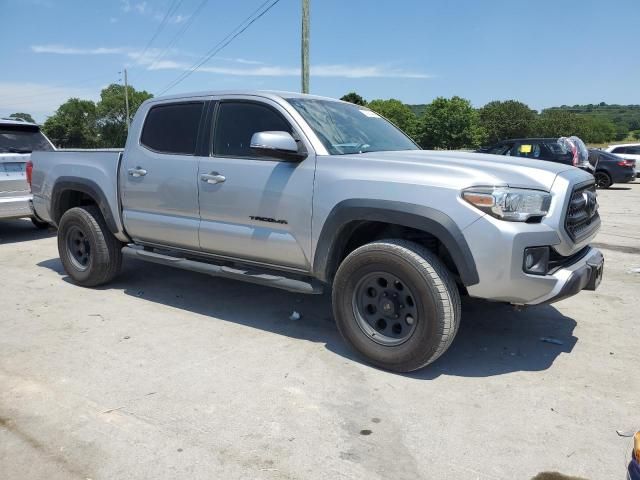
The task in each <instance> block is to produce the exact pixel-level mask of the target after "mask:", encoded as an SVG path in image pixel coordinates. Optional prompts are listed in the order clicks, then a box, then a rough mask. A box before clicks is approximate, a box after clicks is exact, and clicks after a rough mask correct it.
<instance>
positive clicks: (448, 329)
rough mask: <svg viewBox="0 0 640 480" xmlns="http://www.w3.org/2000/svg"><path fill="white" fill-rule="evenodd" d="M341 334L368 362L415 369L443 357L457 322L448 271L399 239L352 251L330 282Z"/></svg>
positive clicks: (457, 302) (395, 368)
mask: <svg viewBox="0 0 640 480" xmlns="http://www.w3.org/2000/svg"><path fill="white" fill-rule="evenodd" d="M333 311H334V316H335V318H336V323H337V325H338V329H339V330H340V333H341V334H342V336H343V337H344V338H345V340H346V341H347V342H348V343H350V344H351V345H352V346H353V347H354V348H355V349H356V350H357V351H358V352H359V353H361V354H362V355H364V356H365V357H366V358H367V359H368V360H369V361H370V362H371V363H372V364H374V365H376V366H379V367H381V368H385V369H387V370H393V371H397V372H409V371H412V370H417V369H419V368H421V367H424V366H425V365H428V364H429V363H431V362H433V361H434V360H436V359H437V358H438V357H439V356H440V355H442V354H443V353H444V352H445V351H446V350H447V348H448V347H449V345H451V342H452V341H453V338H454V337H455V335H456V333H457V330H458V325H459V323H460V295H459V293H458V289H457V286H456V284H455V282H454V280H453V277H452V275H451V273H450V272H449V271H448V270H447V269H446V268H445V267H444V265H443V264H442V263H441V262H440V260H439V259H438V258H437V257H436V256H435V255H434V254H433V253H432V252H430V251H429V250H427V249H425V248H424V247H422V246H420V245H418V244H415V243H412V242H408V241H404V240H384V241H379V242H373V243H370V244H367V245H365V246H363V247H360V248H358V249H356V250H355V251H354V252H352V253H351V254H350V255H349V256H348V257H347V258H346V259H345V260H344V261H343V262H342V264H341V265H340V267H339V268H338V271H337V273H336V277H335V281H334V284H333Z"/></svg>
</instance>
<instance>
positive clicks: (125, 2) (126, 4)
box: [120, 0, 131, 13]
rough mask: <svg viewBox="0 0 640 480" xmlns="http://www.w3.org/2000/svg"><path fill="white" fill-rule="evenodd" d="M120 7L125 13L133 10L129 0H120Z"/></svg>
mask: <svg viewBox="0 0 640 480" xmlns="http://www.w3.org/2000/svg"><path fill="white" fill-rule="evenodd" d="M120 8H121V9H122V11H123V12H124V13H127V12H130V11H131V2H130V1H129V0H120Z"/></svg>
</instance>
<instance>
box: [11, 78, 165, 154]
mask: <svg viewBox="0 0 640 480" xmlns="http://www.w3.org/2000/svg"><path fill="white" fill-rule="evenodd" d="M128 93H129V112H130V113H129V115H130V117H131V118H130V120H131V119H132V118H133V115H134V114H135V113H136V111H137V110H138V107H140V105H141V104H142V102H144V101H145V100H147V99H148V98H151V97H153V95H151V94H150V93H149V92H146V91H144V90H142V91H138V90H136V89H135V88H133V87H132V86H129V87H128ZM124 97H125V88H124V86H123V85H118V84H116V83H113V84H111V85H109V86H108V87H106V88H104V89H103V90H102V91H101V92H100V100H98V101H97V102H94V101H92V100H82V99H80V98H70V99H69V100H67V101H66V102H65V103H63V104H62V105H60V107H58V109H57V110H56V112H55V113H54V114H53V115H52V116H50V117H49V118H47V120H46V121H45V122H44V124H43V125H42V130H43V131H44V133H45V134H46V135H47V137H49V139H50V140H51V141H52V142H53V144H54V145H55V146H56V147H58V148H121V147H123V146H124V144H125V141H126V139H127V113H126V108H125V101H124ZM13 115H15V117H14V118H23V119H24V120H27V121H30V120H31V121H33V119H32V118H31V115H29V114H25V113H15V114H13Z"/></svg>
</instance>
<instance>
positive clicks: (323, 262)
mask: <svg viewBox="0 0 640 480" xmlns="http://www.w3.org/2000/svg"><path fill="white" fill-rule="evenodd" d="M366 222H376V223H380V224H385V225H388V226H399V227H406V228H409V229H413V230H414V231H418V232H423V233H425V234H428V235H430V236H433V237H434V238H435V239H436V240H437V241H438V242H439V243H440V244H441V245H442V246H444V248H445V249H446V252H447V253H448V254H449V255H450V257H451V260H452V262H453V264H454V265H455V268H456V269H457V271H458V274H459V276H460V280H461V282H462V284H463V285H464V286H471V285H475V284H477V283H478V282H479V281H480V279H479V276H478V271H477V269H476V265H475V261H474V259H473V255H472V253H471V250H470V249H469V246H468V244H467V241H466V239H465V238H464V235H463V234H462V231H461V230H460V228H459V227H458V225H456V223H455V222H454V221H453V219H452V218H451V217H449V216H448V215H446V214H445V213H443V212H441V211H439V210H436V209H433V208H430V207H425V206H422V205H415V204H411V203H404V202H396V201H389V200H372V199H350V200H344V201H342V202H340V203H338V204H337V205H336V206H335V207H334V208H333V209H332V210H331V212H330V213H329V215H328V216H327V219H326V221H325V222H324V225H323V227H322V231H321V233H320V236H319V237H318V242H317V244H316V249H315V253H314V262H313V272H314V276H316V277H317V278H318V279H320V280H321V281H323V282H328V283H330V282H331V281H332V279H333V275H334V274H335V272H336V270H337V268H338V265H339V263H340V261H341V255H342V252H343V251H344V250H345V248H346V247H347V246H348V244H349V240H350V239H351V238H352V235H353V234H354V232H355V230H356V229H357V228H358V227H359V226H361V225H362V223H366ZM375 239H376V238H372V240H375Z"/></svg>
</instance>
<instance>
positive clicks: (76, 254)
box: [58, 205, 122, 287]
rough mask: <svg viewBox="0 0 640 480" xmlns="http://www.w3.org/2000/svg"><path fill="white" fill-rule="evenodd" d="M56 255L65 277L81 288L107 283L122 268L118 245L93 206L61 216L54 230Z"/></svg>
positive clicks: (80, 208) (120, 250) (73, 210)
mask: <svg viewBox="0 0 640 480" xmlns="http://www.w3.org/2000/svg"><path fill="white" fill-rule="evenodd" d="M58 253H59V254H60V260H62V265H63V266H64V269H65V271H66V272H67V274H68V275H69V277H71V279H72V280H73V281H74V282H75V283H77V284H78V285H82V286H84V287H95V286H97V285H102V284H103V283H106V282H108V281H110V280H111V279H112V278H113V277H115V276H116V275H117V274H118V272H119V271H120V266H121V264H122V243H121V242H119V241H118V239H116V238H115V237H114V235H113V234H112V233H111V231H110V230H109V227H107V224H106V222H105V220H104V218H103V217H102V213H101V212H100V210H99V209H98V207H96V206H94V205H88V206H85V207H74V208H71V209H69V210H67V211H66V212H65V213H64V215H63V216H62V218H61V219H60V224H59V226H58Z"/></svg>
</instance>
